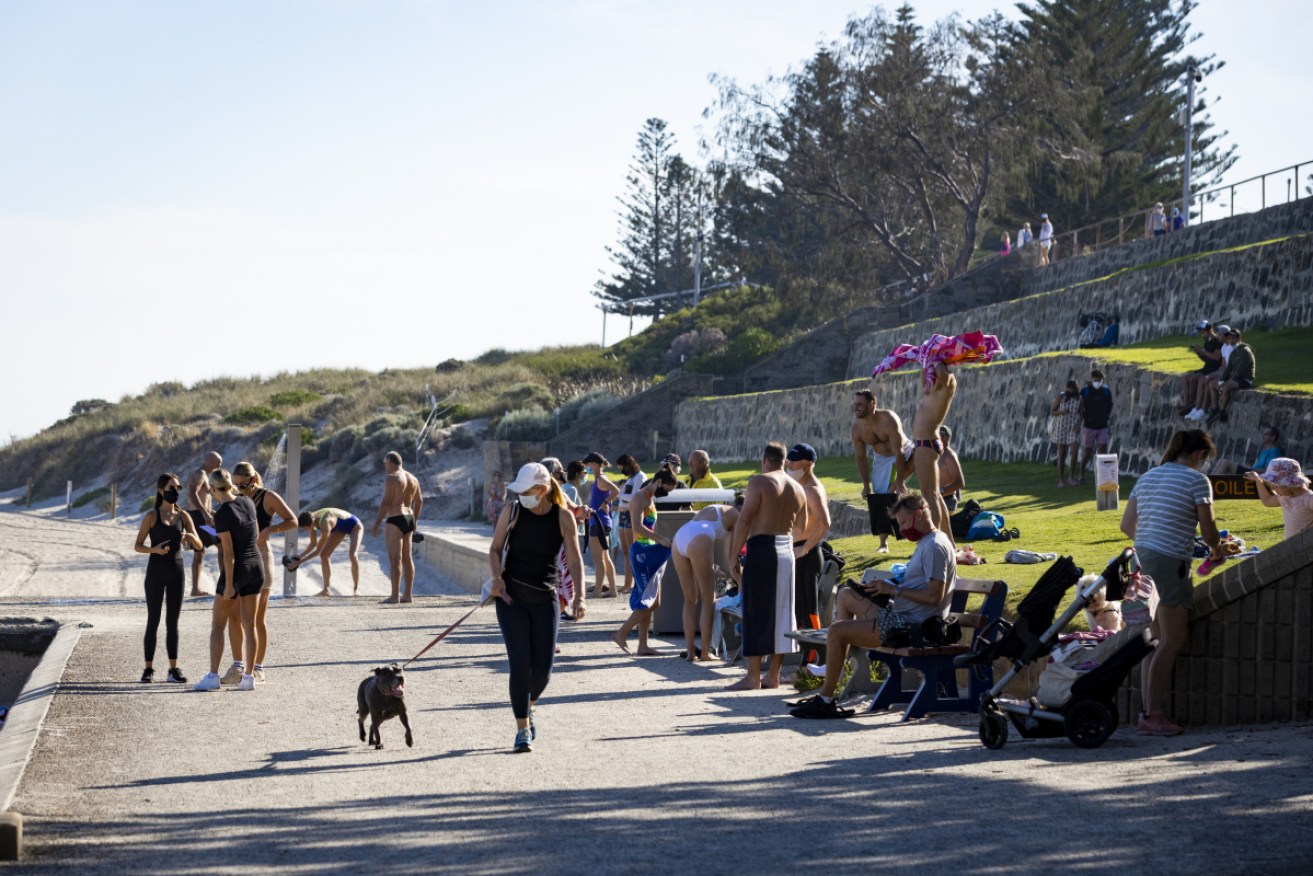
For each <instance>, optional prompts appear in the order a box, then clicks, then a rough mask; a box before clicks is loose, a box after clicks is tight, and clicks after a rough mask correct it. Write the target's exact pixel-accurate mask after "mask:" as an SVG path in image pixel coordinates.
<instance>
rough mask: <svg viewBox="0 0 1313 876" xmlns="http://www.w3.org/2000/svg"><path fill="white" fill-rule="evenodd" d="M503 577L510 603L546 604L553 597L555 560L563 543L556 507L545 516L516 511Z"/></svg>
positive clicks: (554, 592) (522, 509)
mask: <svg viewBox="0 0 1313 876" xmlns="http://www.w3.org/2000/svg"><path fill="white" fill-rule="evenodd" d="M508 544H509V545H510V547H509V549H508V550H507V552H506V568H505V569H504V570H503V577H504V578H505V579H506V585H507V588H508V589H509V590H510V593H511V598H512V599H521V600H523V601H525V602H547V601H548V600H551V599H553V598H554V597H555V595H556V582H557V578H558V575H557V571H556V558H557V557H558V556H559V555H560V553H561V545H563V544H565V539H564V537H563V536H562V535H561V515H560V510H559V509H558V508H557V507H556V506H552V509H551V510H550V511H548V512H547V513H546V514H534V513H533V512H532V511H528V510H525V509H524V508H520V509H518V510H517V512H516V514H515V526H514V527H512V529H511V533H510V536H509V539H508Z"/></svg>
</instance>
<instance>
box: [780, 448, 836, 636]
mask: <svg viewBox="0 0 1313 876" xmlns="http://www.w3.org/2000/svg"><path fill="white" fill-rule="evenodd" d="M784 458H785V463H784V469H785V472H786V473H787V474H788V475H789V477H791V478H793V479H794V480H795V481H797V482H798V485H799V486H801V487H802V489H803V492H804V493H806V496H807V515H806V518H805V520H804V518H803V516H802V515H801V514H800V515H798V518H797V520H795V522H794V524H793V557H794V564H793V587H794V598H793V614H794V619H795V620H796V621H797V624H798V629H800V630H819V629H820V628H821V620H820V609H819V608H818V587H819V584H820V580H821V568H822V565H823V563H822V558H821V542H822V541H824V540H825V535H826V533H828V532H829V531H830V504H829V502H828V500H827V498H826V495H825V487H824V485H822V484H821V481H820V479H819V478H817V477H816V473H815V472H814V471H813V469H814V468H815V467H816V458H817V454H816V448H815V447H812V446H811V445H810V444H795V445H793V446H792V447H790V448H789V451H788V453H786V454H785V457H784ZM800 524H801V525H800Z"/></svg>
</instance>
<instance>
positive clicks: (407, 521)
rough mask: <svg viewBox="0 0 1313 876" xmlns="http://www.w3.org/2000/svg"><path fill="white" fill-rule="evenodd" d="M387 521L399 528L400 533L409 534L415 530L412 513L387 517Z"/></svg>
mask: <svg viewBox="0 0 1313 876" xmlns="http://www.w3.org/2000/svg"><path fill="white" fill-rule="evenodd" d="M387 522H388V523H389V524H390V525H392V526H395V527H396V528H397V529H400V530H401V534H402V535H409V534H410V533H412V532H414V531H415V515H414V514H397V515H394V516H392V517H389V518H388V519H387Z"/></svg>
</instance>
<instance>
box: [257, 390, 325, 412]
mask: <svg viewBox="0 0 1313 876" xmlns="http://www.w3.org/2000/svg"><path fill="white" fill-rule="evenodd" d="M320 398H321V393H318V392H315V391H314V390H311V389H287V390H283V391H282V392H275V393H274V394H273V395H271V396H269V404H270V405H271V406H272V407H275V408H296V407H300V406H301V405H304V404H309V403H310V402H312V401H318V400H319V399H320Z"/></svg>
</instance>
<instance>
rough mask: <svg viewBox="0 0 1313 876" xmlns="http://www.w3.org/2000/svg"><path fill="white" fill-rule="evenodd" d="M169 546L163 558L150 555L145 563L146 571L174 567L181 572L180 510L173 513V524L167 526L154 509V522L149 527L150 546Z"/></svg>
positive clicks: (157, 555)
mask: <svg viewBox="0 0 1313 876" xmlns="http://www.w3.org/2000/svg"><path fill="white" fill-rule="evenodd" d="M166 544H167V545H169V547H170V548H171V550H170V551H169V552H168V553H167V554H165V555H164V556H160V555H159V554H151V555H150V559H148V560H147V561H146V569H147V571H149V570H150V569H151V568H152V567H159V568H161V569H164V568H173V567H174V566H176V567H177V568H178V570H179V571H181V570H182V510H181V509H179V510H178V511H176V512H174V518H173V523H172V524H168V523H165V522H164V521H163V519H161V516H160V511H159V509H158V508H157V509H155V522H154V523H153V524H151V527H150V546H151V547H162V546H163V545H166Z"/></svg>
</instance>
